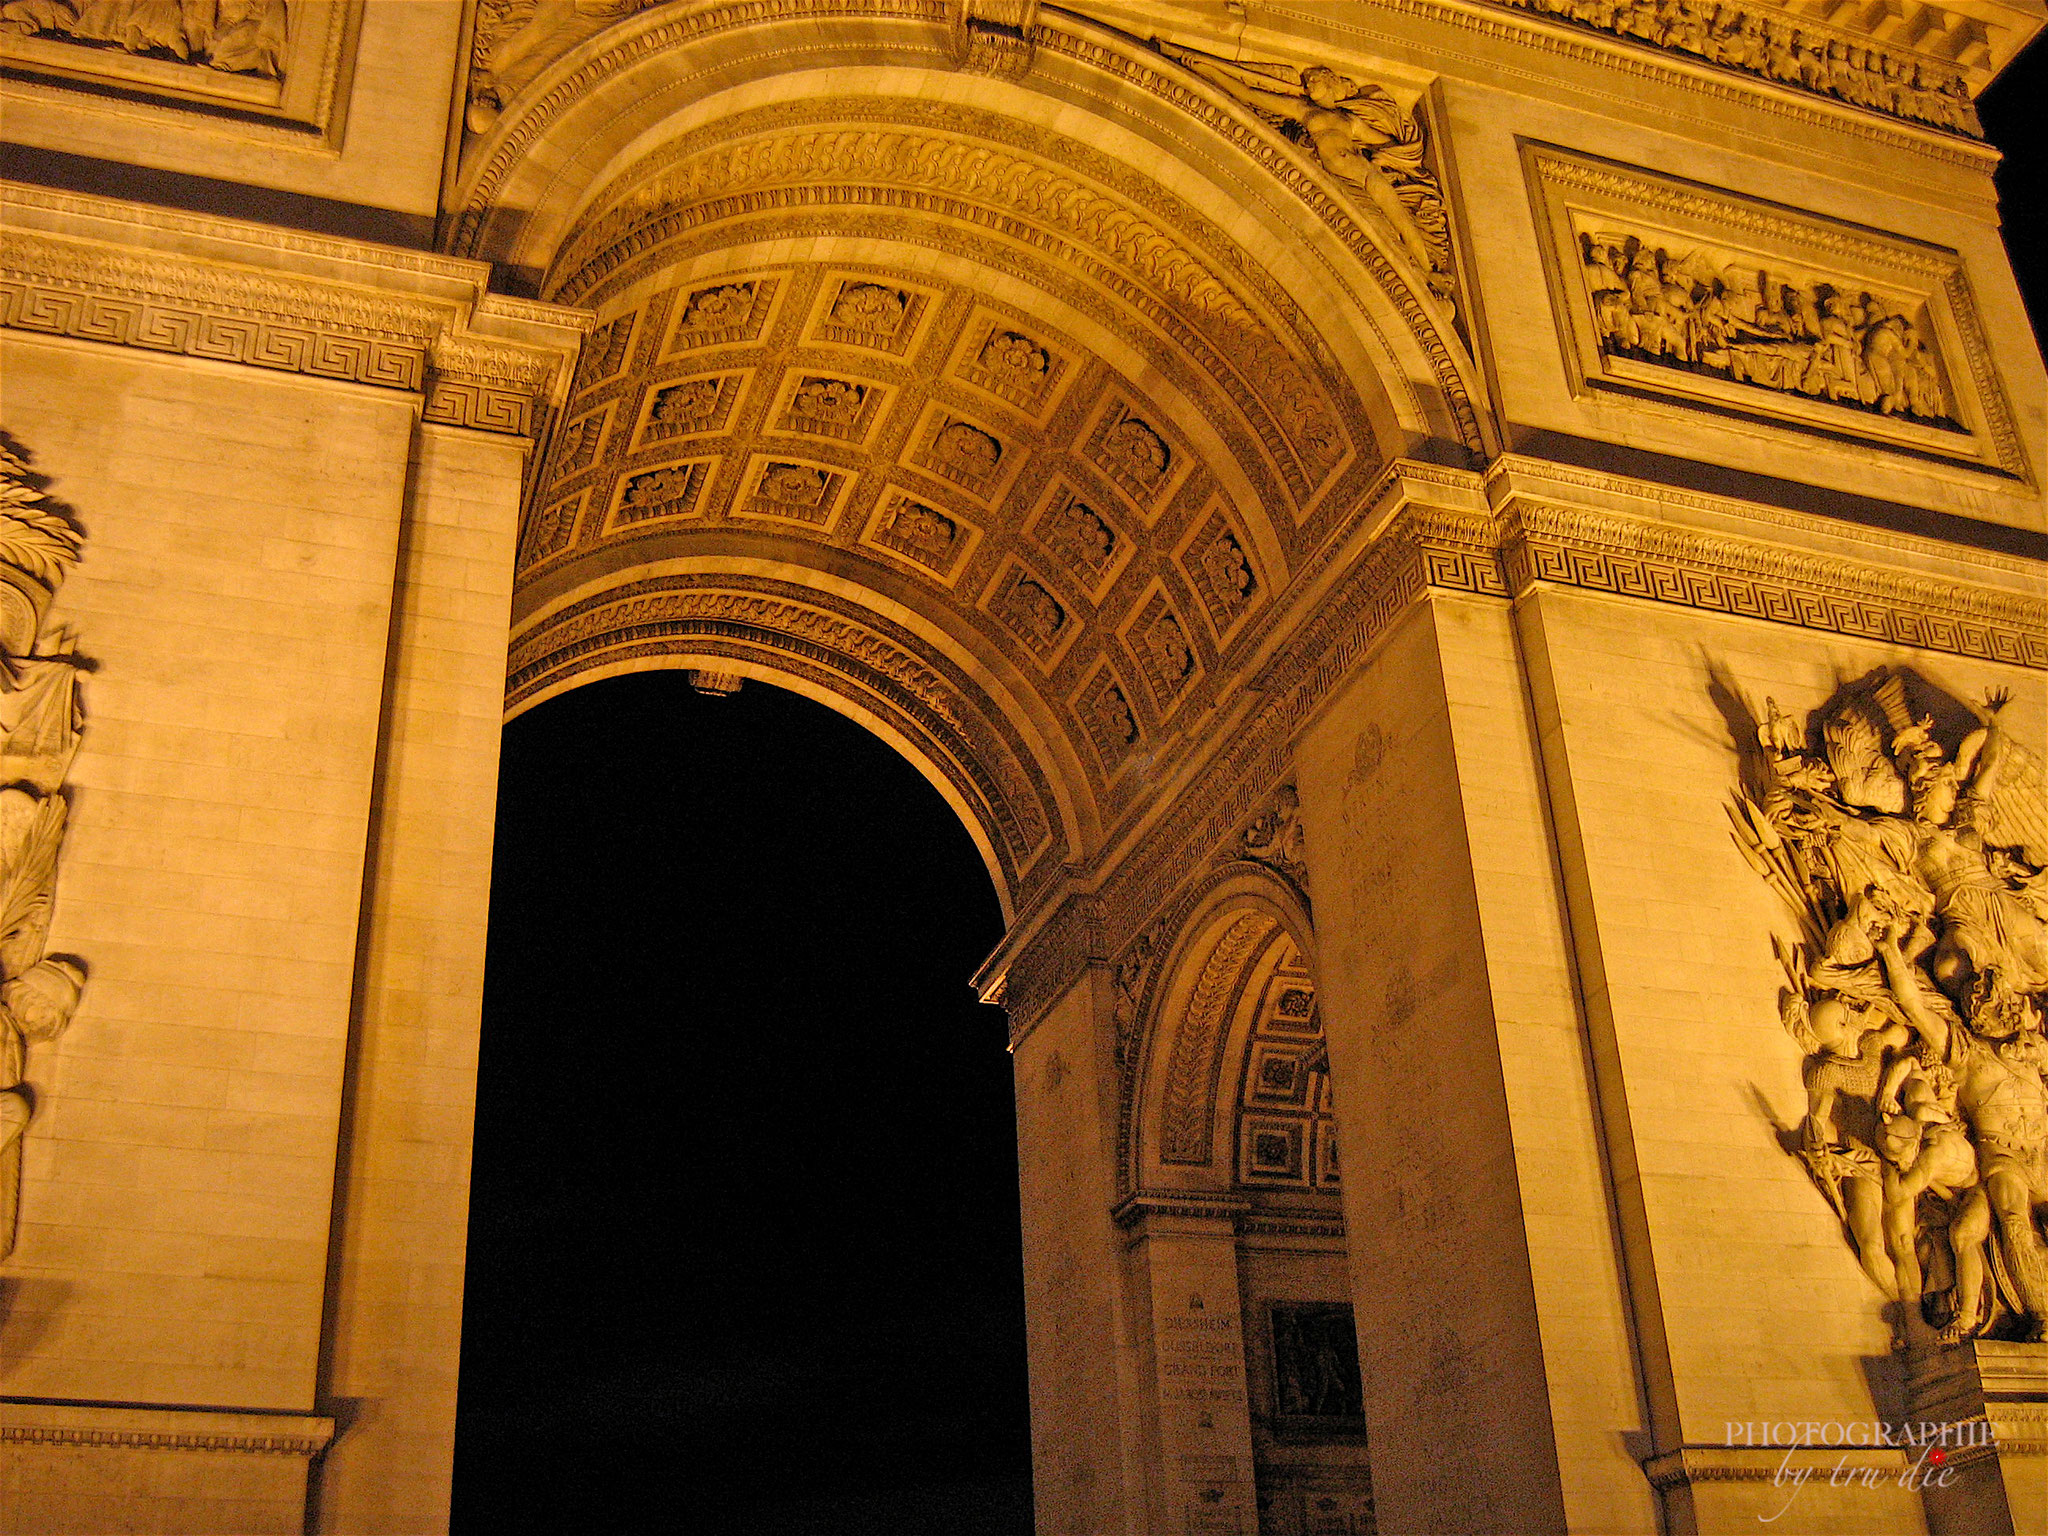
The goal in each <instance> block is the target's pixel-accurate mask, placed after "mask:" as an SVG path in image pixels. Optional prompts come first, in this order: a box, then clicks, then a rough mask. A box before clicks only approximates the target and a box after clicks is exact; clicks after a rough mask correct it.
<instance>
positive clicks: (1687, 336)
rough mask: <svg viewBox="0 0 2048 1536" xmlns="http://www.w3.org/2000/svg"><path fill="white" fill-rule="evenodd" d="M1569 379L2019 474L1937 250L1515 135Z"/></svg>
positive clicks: (1979, 336) (1950, 268)
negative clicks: (1543, 241) (1542, 237)
mask: <svg viewBox="0 0 2048 1536" xmlns="http://www.w3.org/2000/svg"><path fill="white" fill-rule="evenodd" d="M1524 163H1525V165H1526V166H1527V168H1528V171H1529V179H1530V182H1531V188H1532V191H1533V192H1534V193H1535V195H1536V200H1537V208H1538V217H1539V220H1540V221H1541V222H1542V223H1543V224H1544V225H1545V226H1547V229H1548V233H1549V237H1550V248H1549V253H1548V254H1549V257H1550V260H1551V278H1552V282H1553V284H1554V291H1553V298H1554V301H1555V304H1556V308H1557V318H1558V321H1559V324H1560V326H1561V328H1562V329H1563V331H1564V332H1565V335H1566V337H1567V340H1568V355H1569V356H1570V357H1571V359H1572V362H1573V364H1574V365H1575V367H1576V370H1577V375H1578V381H1580V382H1581V383H1582V384H1583V385H1586V386H1591V387H1592V388H1595V389H1612V390H1619V391H1624V392H1627V393H1631V394H1635V395H1638V396H1652V397H1658V398H1662V399H1667V400H1672V401H1678V402H1684V403H1691V404H1697V405H1703V406H1707V407H1709V408H1712V409H1715V410H1719V411H1723V412H1728V411H1734V412H1740V413H1743V414H1747V415H1751V416H1756V417H1761V418H1764V419H1767V420H1771V421H1774V422H1779V423H1783V424H1786V425H1790V426H1795V427H1798V428H1802V429H1805V430H1808V431H1815V432H1825V433H1829V434H1833V435H1836V436H1850V437H1855V438H1858V439H1861V440H1864V441H1867V442H1874V443H1878V444H1881V445H1885V446H1889V447H1894V448H1900V449H1905V450H1907V451H1910V452H1914V453H1918V454H1922V455H1934V456H1939V457H1942V458H1947V459H1958V460H1963V461H1975V462H1976V463H1977V464H1979V465H1980V466H1982V467H1984V468H1987V469H1993V470H1997V471H2002V472H2003V473H2005V474H2008V475H2022V474H2024V473H2025V466H2024V460H2023V458H2022V456H2021V451H2020V447H2019V441H2018V437H2017V434H2016V433H2015V431H2014V428H2013V424H2012V418H2011V414H2010V412H2009V410H2008V409H2007V407H2006V405H2005V399H2004V394H2003V391H2002V390H2001V389H2000V387H1999V385H1998V383H1997V381H1996V379H1995V377H1994V375H1993V374H1992V371H1991V363H1990V352H1989V348H1988V346H1987V344H1986V341H1985V337H1984V335H1983V329H1982V326H1981V324H1980V323H1979V321H1978V319H1977V315H1976V311H1975V307H1974V304H1973V302H1972V299H1971V297H1970V291H1969V286H1968V283H1967V282H1966V281H1965V278H1964V274H1963V270H1962V261H1961V258H1960V257H1959V256H1957V254H1956V253H1955V252H1953V251H1949V250H1944V249H1941V248H1939V247H1935V246H1930V245H1926V244H1923V243H1921V242H1918V241H1911V240H1906V239H1903V238H1900V237H1894V236H1888V235H1883V234H1880V233H1877V232H1875V231H1871V230H1867V229H1863V228H1861V227H1858V226H1853V225H1848V224H1843V223H1838V222H1835V221H1832V220H1823V219H1819V218H1815V217H1813V216H1811V215H1807V214H1803V213H1800V212H1798V211H1796V210H1792V209H1787V208H1780V207H1778V206H1777V205H1775V204H1770V203H1764V202H1761V201H1758V200H1755V199H1751V198H1746V197H1740V196H1737V195H1735V194H1732V193H1726V192H1722V191H1720V190H1718V189H1713V188H1707V187H1701V186H1696V185H1694V184H1692V183H1689V182H1683V181H1679V180H1676V179H1675V178H1671V177H1664V176H1657V175H1652V174H1650V173H1647V172H1640V171H1637V170H1635V169H1633V168H1631V167H1625V166H1620V165H1615V164H1612V163H1610V162H1607V161H1600V160H1594V159H1591V158H1590V157H1586V156H1579V155H1573V154H1569V153H1566V152H1564V151H1559V150H1553V149H1551V148H1549V147H1547V146H1540V145H1533V144H1532V145H1525V146H1524Z"/></svg>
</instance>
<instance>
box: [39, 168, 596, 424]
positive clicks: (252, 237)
mask: <svg viewBox="0 0 2048 1536" xmlns="http://www.w3.org/2000/svg"><path fill="white" fill-rule="evenodd" d="M0 201H4V204H5V209H6V216H5V220H4V224H0V329H7V330H15V331H22V332H26V333H30V334H34V335H42V336H61V337H65V338H68V339H71V340H75V341H85V342H94V343H99V344H102V345H110V346H122V347H134V348H136V349H138V350H142V351H147V352H155V353H160V354H171V355H176V356H183V357H193V358H204V359H207V360H209V361H212V362H224V363H233V364H240V365H243V366H246V367H252V368H262V369H268V370H275V371H279V372H284V373H292V374H298V375H302V376H305V377H309V378H318V379H331V380H335V381H337V382H344V383H351V384H363V385H368V386H371V387H373V388H379V389H391V390H398V391H403V392H405V393H409V394H417V395H420V396H421V397H422V407H421V414H422V416H423V417H424V419H426V420H428V421H432V422H436V423H439V424H442V425H446V426H455V427H467V428H472V429H475V430H479V431H486V432H500V433H508V434H511V435H514V436H519V437H531V436H533V435H534V432H535V425H536V421H537V419H538V416H539V413H541V412H543V411H545V410H546V409H547V408H548V407H549V406H550V405H551V404H552V402H553V401H554V400H555V398H556V397H557V395H558V394H559V392H560V390H561V389H562V388H563V387H564V385H565V383H566V376H567V373H568V366H569V363H570V361H571V360H572V359H573V357H574V355H575V348H576V345H577V343H578V341H579V340H580V339H581V336H582V334H583V332H584V330H586V329H587V327H588V317H587V316H585V315H583V314H582V313H581V312H580V311H576V310H567V309H562V308H559V307H557V306H552V305H541V304H535V303H531V302H529V301H525V300H509V299H504V298H501V297H498V296H495V295H491V294H489V293H488V292H487V290H486V284H487V283H488V281H489V276H490V270H489V268H488V267H487V266H486V265H485V264H483V263H481V262H471V261H457V260H454V259H451V258H449V257H445V256H431V255H426V254H422V253H417V252H410V251H395V250H387V249H384V248H381V247H376V246H365V245H361V244H358V243H355V242H344V241H336V240H325V239H321V238H320V237H317V236H309V235H299V234H290V233H285V232H282V231H278V230H272V229H268V228H265V227H263V226H260V225H251V224H245V223H241V222H239V221H233V220H225V219H211V218H202V217H199V216H196V215H191V214H174V213H167V212H162V211H160V210H157V209H152V208H145V207H142V206H141V205H138V204H132V203H119V202H115V201H113V200H111V199H106V198H93V197H82V196H77V195H70V194H58V193H50V192H45V191H43V190H42V189H39V188H34V187H27V186H22V185H19V184H15V183H5V184H0Z"/></svg>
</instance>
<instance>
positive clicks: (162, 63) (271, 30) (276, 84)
mask: <svg viewBox="0 0 2048 1536" xmlns="http://www.w3.org/2000/svg"><path fill="white" fill-rule="evenodd" d="M360 4H361V0H0V64H4V65H5V66H6V67H7V68H8V69H10V70H13V71H19V72H21V73H22V74H24V75H27V76H29V77H31V78H34V79H37V80H42V81H47V82H58V83H70V82H76V83H80V84H84V85H87V86H90V87H95V88H99V89H106V88H112V89H114V90H117V91H120V92H122V93H124V94H127V95H130V96H133V97H139V98H141V99H144V100H151V101H158V102H174V103H177V104H180V105H182V106H184V107H187V108H191V107H198V108H200V109H202V110H211V111H214V112H226V113H230V114H233V115H235V116H237V117H241V118H243V119H244V120H245V121H246V120H248V119H251V118H253V119H257V120H270V121H274V122H277V123H280V124H282V125H287V126H290V127H292V128H295V129H299V130H310V131H312V132H315V133H321V134H326V133H329V132H330V131H332V130H334V129H336V128H337V126H338V124H337V122H336V119H337V117H338V115H339V113H338V109H339V106H340V102H339V96H340V93H341V87H342V84H343V76H344V75H345V73H346V65H347V58H346V54H347V52H348V46H349V40H350V37H351V35H352V33H353V30H354V24H355V21H356V19H357V12H358V9H359V6H360Z"/></svg>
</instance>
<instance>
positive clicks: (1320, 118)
mask: <svg viewBox="0 0 2048 1536" xmlns="http://www.w3.org/2000/svg"><path fill="white" fill-rule="evenodd" d="M1152 45H1153V47H1155V48H1157V49H1158V50H1159V51H1160V52H1161V53H1163V54H1165V55H1166V56H1167V57H1168V58H1169V59H1172V60H1174V61H1175V62H1176V63H1179V64H1181V65H1183V66H1184V67H1186V68H1187V69H1189V70H1192V71H1193V72H1194V73H1195V74H1198V75H1200V76H1201V77H1202V78H1203V79H1204V80H1206V81H1208V82H1209V83H1210V84H1211V85H1213V86H1215V87H1217V88H1218V89H1219V90H1221V91H1223V92H1225V93H1226V94H1228V95H1229V96H1231V97H1232V98H1234V99H1235V100H1236V101H1237V102H1238V104H1239V105H1241V106H1243V107H1244V108H1245V109H1246V110H1248V111H1249V112H1251V113H1252V114H1253V115H1254V116H1255V117H1257V118H1258V119H1259V120H1260V121H1261V122H1264V123H1267V124H1270V125H1271V126H1272V127H1274V128H1276V129H1278V130H1279V131H1280V133H1281V134H1283V135H1284V136H1285V137H1286V138H1287V139H1289V140H1290V141H1292V142H1293V143H1296V144H1302V145H1305V146H1307V148H1308V149H1309V150H1310V151H1311V152H1312V153H1313V154H1314V155H1315V157H1316V161H1317V163H1318V164H1320V165H1321V166H1322V168H1323V169H1324V170H1326V171H1328V172H1329V173H1330V174H1331V175H1332V176H1334V177H1335V178H1336V179H1337V180H1338V181H1339V182H1340V183H1341V184H1342V185H1343V186H1344V188H1345V189H1346V190H1347V191H1349V192H1350V193H1351V194H1352V195H1353V196H1354V197H1355V198H1356V199H1358V200H1359V201H1360V202H1361V203H1363V204H1364V205H1365V206H1366V207H1367V208H1369V209H1371V210H1373V211H1375V212H1377V213H1378V214H1379V215H1380V216H1381V217H1382V218H1384V219H1385V220H1386V221H1387V223H1388V224H1389V225H1390V226H1391V227H1392V229H1393V232H1394V234H1395V235H1396V236H1398V237H1399V238H1400V241H1401V243H1402V245H1403V246H1404V247H1405V248H1406V250H1407V252H1408V254H1409V256H1410V257H1411V258H1412V259H1413V260H1414V262H1415V264H1416V265H1417V266H1418V267H1420V268H1421V269H1422V271H1423V272H1424V273H1425V274H1427V277H1428V282H1429V288H1430V291H1431V292H1432V293H1434V294H1436V295H1437V297H1439V298H1443V299H1448V298H1450V297H1451V295H1452V292H1453V290H1454V287H1455V283H1454V279H1453V271H1454V269H1453V267H1452V263H1451V221H1450V215H1449V214H1448V213H1447V212H1446V211H1445V208H1444V196H1443V189H1442V188H1441V187H1440V186H1439V185H1438V184H1437V179H1436V177H1435V176H1434V175H1433V174H1431V172H1430V171H1429V169H1428V167H1427V165H1426V164H1425V163H1424V162H1425V158H1426V146H1425V144H1424V140H1423V132H1422V123H1421V121H1420V119H1419V118H1418V117H1417V116H1416V114H1415V113H1414V112H1413V111H1412V110H1410V109H1408V108H1405V107H1403V106H1402V105H1401V104H1400V103H1399V102H1397V101H1395V100H1394V98H1393V97H1392V96H1390V95H1389V94H1388V93H1387V92H1386V91H1384V90H1383V89H1381V88H1380V87H1379V86H1377V85H1374V84H1372V83H1371V82H1370V81H1366V80H1354V79H1352V78H1351V77H1350V76H1349V75H1340V74H1338V73H1337V72H1336V71H1335V70H1333V69H1330V68H1328V67H1327V66H1324V65H1321V64H1313V65H1310V66H1309V67H1308V68H1307V69H1298V68H1296V67H1295V66H1294V65H1292V64H1280V63H1267V62H1259V63H1246V62H1243V61H1239V60H1231V59H1222V58H1218V57H1217V56H1216V55H1215V54H1213V53H1203V52H1201V51H1200V50H1199V49H1195V48H1184V47H1182V46H1181V45H1180V44H1178V43H1169V42H1166V41H1164V40H1163V39H1160V38H1154V39H1153V40H1152Z"/></svg>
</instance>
